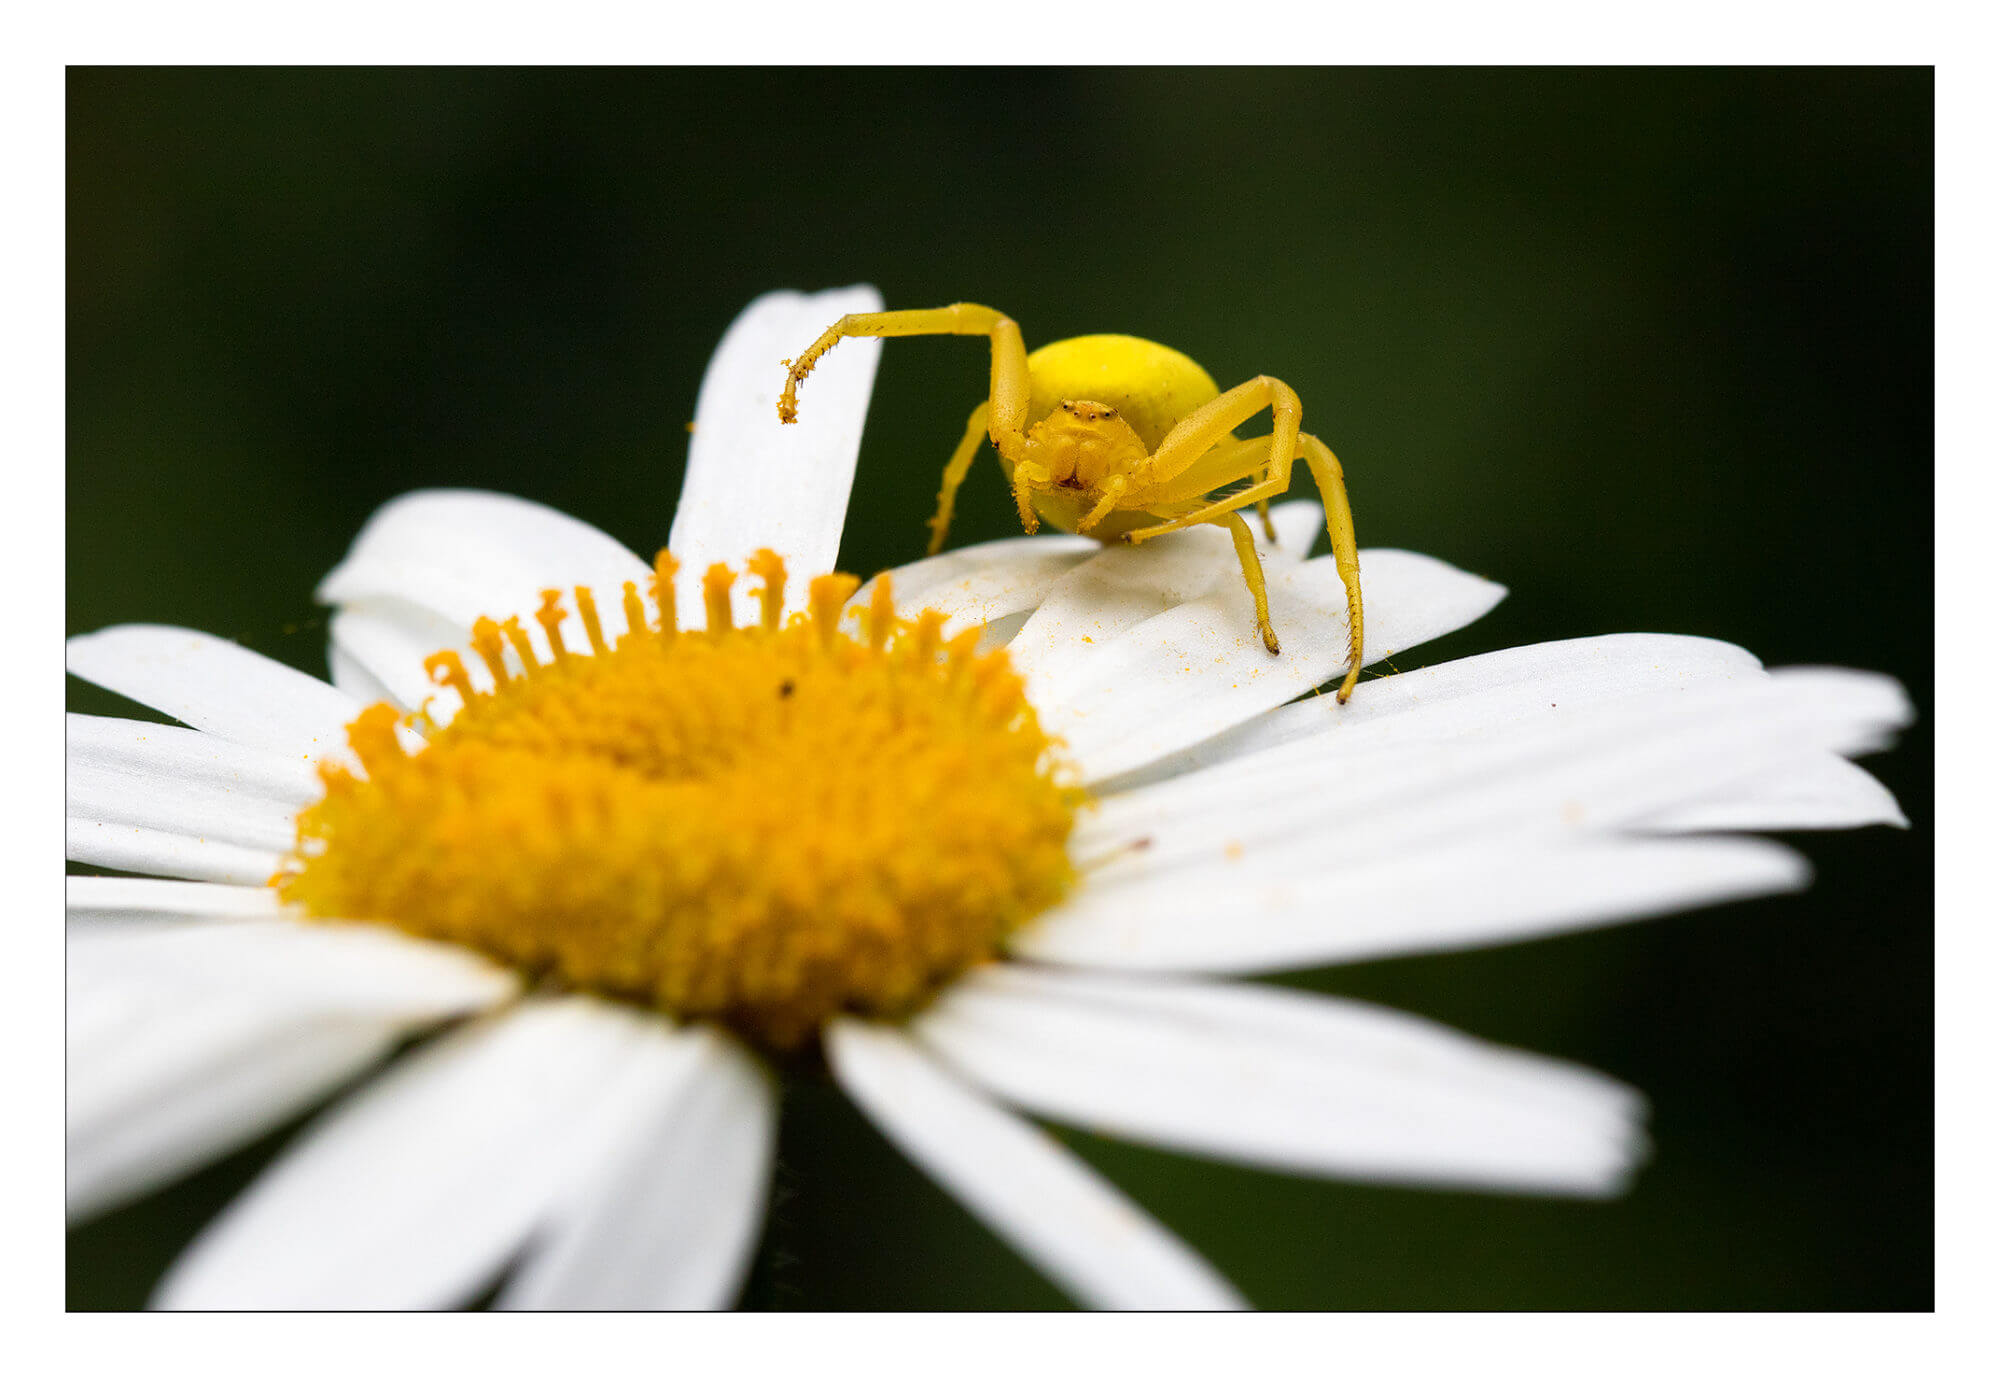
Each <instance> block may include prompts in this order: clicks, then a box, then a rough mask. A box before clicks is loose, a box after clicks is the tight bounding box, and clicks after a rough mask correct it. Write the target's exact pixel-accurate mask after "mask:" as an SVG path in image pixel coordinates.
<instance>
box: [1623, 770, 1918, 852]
mask: <svg viewBox="0 0 2000 1378" xmlns="http://www.w3.org/2000/svg"><path fill="white" fill-rule="evenodd" d="M1878 823H1880V824H1887V825H1888V826H1890V827H1892V828H1907V827H1909V826H1910V820H1909V819H1908V818H1907V817H1905V816H1904V814H1903V810H1902V809H1901V807H1900V806H1898V805H1897V803H1896V796H1895V795H1893V794H1891V793H1890V792H1889V790H1888V789H1887V788H1886V787H1885V786H1884V785H1883V784H1882V782H1881V781H1880V780H1877V779H1876V778H1875V777H1874V776H1872V775H1870V774H1869V773H1868V772H1867V771H1865V770H1863V769H1862V768H1861V767H1860V766H1857V765H1855V764H1854V763H1853V762H1852V761H1848V760H1844V759H1842V758H1841V757H1839V756H1836V755H1833V754H1832V753H1828V754H1826V755H1823V756H1817V757H1809V758H1806V759H1804V760H1801V761H1799V762H1797V763H1795V764H1792V765H1790V766H1788V767H1787V768H1786V769H1784V770H1781V771H1775V772H1773V773H1772V774H1771V775H1770V776H1768V777H1759V778H1757V779H1753V780H1747V781H1743V782H1741V783H1740V784H1738V785H1737V786H1736V787H1735V788H1733V789H1731V790H1729V791H1727V792H1725V793H1723V794H1719V795H1716V796H1713V797H1711V798H1707V799H1697V800H1691V801H1689V802H1687V803H1684V804H1677V805H1675V806H1673V807H1671V808H1669V809H1667V810H1666V811H1665V812H1664V813H1660V814H1656V815H1654V816H1653V817H1651V818H1648V819H1646V820H1645V821H1644V822H1643V823H1642V824H1641V825H1640V826H1642V827H1643V828H1644V829H1645V830H1646V831H1647V832H1652V833H1701V832H1732V831H1741V830H1748V829H1752V828H1755V829H1762V830H1766V831H1770V832H1786V831H1791V830H1794V829H1808V828H1811V829H1818V828H1865V827H1869V826H1870V825H1872V824H1878Z"/></svg>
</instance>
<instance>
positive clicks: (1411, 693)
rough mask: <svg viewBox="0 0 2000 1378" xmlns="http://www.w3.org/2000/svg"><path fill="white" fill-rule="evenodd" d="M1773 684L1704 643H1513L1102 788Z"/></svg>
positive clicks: (1371, 686) (1269, 719)
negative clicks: (1250, 759) (1255, 760)
mask: <svg viewBox="0 0 2000 1378" xmlns="http://www.w3.org/2000/svg"><path fill="white" fill-rule="evenodd" d="M1763 678H1764V672H1763V667H1762V666H1761V665H1760V664H1759V663H1758V660H1757V658H1756V657H1755V656H1753V655H1751V654H1750V653H1749V652H1748V651H1746V650H1744V649H1743V648H1742V647H1740V646H1732V645H1730V644H1729V643H1728V642H1726V641H1712V640H1710V639H1708V638H1706V637H1699V636H1669V635H1656V634H1652V633H1643V632H1641V633H1622V634H1618V635H1612V636H1591V637H1580V638H1577V639H1575V640H1570V641H1545V642H1539V643H1537V644H1535V645H1531V646H1514V647H1509V648H1508V649H1506V650H1504V651H1491V652H1488V653H1487V654H1485V655H1476V656H1467V657H1465V658H1464V659H1463V660H1452V661H1446V662H1445V663H1444V664H1442V665H1427V666H1424V667H1423V668H1421V669H1417V670H1406V671H1403V672H1402V673H1400V674H1392V675H1385V676H1383V677H1381V678H1379V679H1364V680H1362V681H1361V682H1360V683H1359V684H1358V685H1356V686H1355V688H1354V696H1353V697H1352V698H1350V699H1349V700H1348V701H1347V702H1346V703H1344V704H1339V703H1335V702H1334V700H1333V698H1332V697H1331V696H1329V695H1325V694H1320V695H1316V696H1314V697H1311V698H1304V699H1300V700H1299V701H1298V702H1297V703H1288V704H1286V705H1285V706H1284V707H1282V708H1277V709H1273V710H1272V711H1271V712H1269V713H1265V714H1263V715H1262V716H1261V717H1257V718H1252V719H1251V720H1250V721H1248V722H1245V723H1242V724H1240V725H1239V726H1236V727H1232V728H1230V729H1229V730H1228V731H1227V732H1221V733H1218V734H1216V735H1215V736H1213V737H1210V738H1209V739H1208V740H1207V741H1204V742H1198V743H1196V744H1195V745H1194V746H1191V747H1188V748H1187V749H1186V750H1183V751H1178V752H1175V753H1174V754H1173V755H1171V756H1168V757H1165V758H1163V759H1161V760H1158V761H1155V762H1152V763H1151V764H1149V765H1147V766H1145V767H1144V768H1143V769H1140V770H1137V771H1134V772H1132V773H1130V774H1127V775H1122V776H1120V777H1118V778H1117V779H1115V780H1109V781H1105V782H1102V784H1101V786H1100V788H1102V789H1104V790H1106V791H1116V790H1121V789H1129V788H1131V787H1133V786H1135V785H1140V784H1148V783H1151V782H1153V781H1156V780H1162V779H1166V778H1168V777H1170V776H1174V775H1185V774H1187V773H1189V772H1191V771H1195V770H1200V769H1202V768H1204V767H1206V766H1211V765H1218V764H1220V763H1222V762H1224V761H1229V760H1233V759H1235V758H1237V757H1240V756H1252V755H1255V754H1257V753H1258V752H1261V751H1269V750H1272V749H1273V748H1276V747H1282V746H1287V745H1290V744H1292V743H1303V742H1306V741H1317V740H1319V739H1321V738H1324V739H1325V742H1326V743H1327V744H1329V745H1335V744H1337V746H1338V748H1339V749H1340V750H1341V751H1357V750H1361V749H1364V748H1369V749H1372V748H1388V747H1404V746H1411V745H1420V744H1427V743H1440V742H1450V741H1462V740H1466V739H1468V738H1472V737H1476V736H1480V735H1492V734H1498V733H1505V732H1512V731H1515V730H1517V729H1519V728H1522V727H1533V726H1535V725H1537V724H1540V723H1543V722H1546V721H1547V720H1548V718H1549V714H1550V712H1551V710H1554V711H1556V712H1568V713H1572V714H1573V713H1575V712H1577V711H1579V710H1582V709H1586V708H1590V707H1593V706H1595V705H1597V704H1601V703H1612V702H1617V701H1619V700H1621V699H1630V698H1635V697H1639V696H1641V695H1646V694H1657V693H1662V692H1664V691H1667V690H1684V689H1690V688H1693V687H1695V686H1698V685H1703V684H1710V683H1714V682H1716V681H1719V680H1731V681H1738V682H1745V683H1748V682H1759V683H1761V682H1762V680H1763Z"/></svg>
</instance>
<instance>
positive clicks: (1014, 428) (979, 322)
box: [778, 301, 1028, 464]
mask: <svg viewBox="0 0 2000 1378" xmlns="http://www.w3.org/2000/svg"><path fill="white" fill-rule="evenodd" d="M905 335H985V336H987V337H988V338H989V339H990V340H991V342H992V348H993V368H992V373H991V375H990V377H991V382H990V384H989V386H988V396H987V407H988V413H987V421H988V424H989V428H990V429H989V433H990V434H991V435H992V437H993V444H994V445H995V446H996V447H997V448H998V449H999V451H1000V454H1001V457H1002V458H1004V459H1005V460H1006V461H1007V462H1008V463H1009V464H1012V463H1014V462H1016V461H1017V460H1019V459H1020V457H1021V448H1022V443H1023V442H1022V436H1021V429H1022V427H1023V425H1025V424H1026V421H1027V416H1028V350H1027V346H1025V345H1024V344H1022V343H1021V327H1020V326H1018V325H1016V324H1015V323H1014V322H1013V321H1012V320H1010V319H1009V318H1007V317H1006V316H1003V315H1001V314H1000V313H999V312H998V311H995V310H994V309H993V308H992V307H990V306H980V305H978V304H977V303H974V302H969V301H962V302H957V303H955V304H954V305H951V306H939V307H933V308H930V309H928V310H922V311H865V312H861V313H859V314H856V315H847V316H842V317H841V318H840V319H839V320H837V321H835V322H834V323H833V324H832V325H830V326H828V327H827V328H826V329H825V330H824V331H822V332H821V333H820V337H819V338H818V339H816V340H814V341H813V342H812V343H811V344H810V345H808V346H806V351H805V353H803V354H801V355H799V357H798V358H796V359H793V360H790V361H789V362H788V363H787V364H786V372H785V390H784V392H783V393H782V394H780V396H779V398H778V419H779V420H780V421H783V422H787V423H789V422H793V421H796V420H798V416H799V396H798V392H799V384H800V383H802V382H804V381H805V379H806V375H807V374H809V373H811V372H812V371H813V365H814V364H817V363H818V362H819V361H820V358H821V357H822V356H823V355H824V354H825V353H826V352H827V351H828V350H829V349H832V348H833V347H834V346H835V345H837V344H839V343H840V342H841V341H842V340H844V339H848V338H850V337H853V336H877V337H881V338H885V339H886V338H893V337H897V336H905Z"/></svg>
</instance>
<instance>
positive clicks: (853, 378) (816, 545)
mask: <svg viewBox="0 0 2000 1378" xmlns="http://www.w3.org/2000/svg"><path fill="white" fill-rule="evenodd" d="M881 309H882V297H881V294H880V293H878V292H877V291H876V290H875V289H874V288H873V287H865V286H864V287H848V288H843V289H840V290H837V291H831V292H818V293H814V294H811V295H807V294H804V293H799V292H772V293H769V294H767V295H765V296H761V297H759V298H757V300H755V301H753V302H751V303H750V305H749V306H748V307H746V308H744V311H743V314H742V315H740V316H738V317H737V318H736V320H735V321H734V322H733V323H732V324H731V325H730V327H729V330H728V332H727V333H726V334H724V335H723V337H722V343H721V344H720V345H719V346H717V348H716V351H715V357H714V358H712V359H710V360H709V364H708V372H707V373H706V374H705V375H703V377H702V380H701V393H700V396H699V398H698V399H697V401H696V403H695V420H694V438H693V439H692V440H691V441H690V442H689V445H688V464H687V478H686V480H685V481H684V482H683V483H682V485H681V500H680V506H679V507H677V508H676V509H675V511H674V526H673V533H672V535H671V536H670V537H669V538H668V542H667V544H668V546H669V547H670V548H671V549H672V550H673V552H674V554H675V555H676V556H677V557H679V559H680V560H681V562H682V566H683V569H684V571H685V573H684V575H683V577H682V578H681V580H680V581H679V585H678V587H679V593H680V617H681V625H682V626H684V627H699V626H704V625H706V621H707V618H706V614H705V613H704V611H703V608H702V598H701V574H702V571H704V570H706V569H707V568H708V567H709V565H711V564H713V563H716V562H717V561H721V562H723V563H726V564H728V565H729V566H730V567H732V568H734V569H739V570H740V569H741V567H742V564H743V561H744V559H745V558H746V557H747V556H749V555H750V554H751V553H752V552H753V551H756V550H758V549H761V548H763V547H767V546H768V547H769V548H770V549H772V550H775V551H777V552H778V554H780V555H782V556H783V557H784V559H785V565H786V569H787V572H788V573H789V574H790V576H791V578H790V584H789V586H788V588H787V591H786V595H785V606H786V607H787V608H788V609H793V610H796V609H798V608H802V607H804V606H805V596H806V581H807V579H809V578H810V577H811V576H813V575H816V574H825V573H827V572H828V571H829V570H831V569H833V567H834V561H835V559H836V557H837V556H838V555H839V552H840V530H841V527H842V525H843V524H844V523H845V522H846V519H847V497H848V492H849V490H850V489H852V488H853V486H854V461H855V456H856V455H858V454H859V453H860V451H861V427H862V423H863V421H864V420H866V418H867V415H868V394H869V392H870V390H871V389H872V388H873V387H874V386H875V362H876V360H877V358H878V357H879V356H880V355H881V352H882V342H881V341H880V340H873V339H861V340H847V341H844V342H843V343H841V344H840V345H839V347H837V348H836V349H834V350H833V352H832V353H830V354H828V355H827V356H826V357H825V358H824V359H822V360H821V361H820V363H819V366H818V367H817V368H815V369H814V370H813V373H812V377H811V378H810V379H809V380H808V381H807V382H806V383H805V385H804V386H802V387H801V388H800V389H799V419H798V421H797V422H796V424H793V425H790V426H787V425H783V424H781V423H780V422H779V420H778V394H779V393H780V392H781V391H783V390H784V385H785V361H786V360H788V359H792V358H795V357H797V356H798V355H799V354H801V353H803V352H804V351H805V348H806V346H808V345H810V344H811V343H812V342H813V340H814V339H815V338H817V337H818V335H819V334H820V332H821V331H823V330H825V329H826V328H827V327H828V326H830V325H832V324H833V323H834V322H835V321H837V320H839V319H840V318H841V317H842V316H844V315H847V314H849V313H850V312H861V311H880V310H881ZM690 576H691V577H690ZM753 583H754V581H753V580H748V579H739V580H738V581H737V587H736V595H735V596H736V619H737V622H738V625H742V624H744V623H748V622H751V621H754V619H755V617H756V603H755V600H754V598H753V597H752V595H751V586H752V584H753Z"/></svg>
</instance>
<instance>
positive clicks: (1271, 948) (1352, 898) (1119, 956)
mask: <svg viewBox="0 0 2000 1378" xmlns="http://www.w3.org/2000/svg"><path fill="white" fill-rule="evenodd" d="M1809 877H1810V872H1809V870H1808V868H1807V866H1806V864H1805V861H1804V859H1803V858H1801V857H1800V856H1798V855H1797V854H1796V853H1794V852H1792V851H1790V850H1788V849H1786V848H1784V847H1780V846H1778V845H1776V844H1775V843H1770V842H1762V841H1754V840H1750V839H1745V838H1713V839H1708V838H1704V839H1698V840H1697V839H1689V840H1685V841H1683V840H1673V841H1668V840H1662V839H1641V838H1597V839H1590V840H1584V841H1577V842H1550V843H1542V844H1537V845H1534V846H1524V845H1522V844H1521V843H1520V842H1519V841H1508V842H1504V843H1499V844H1494V843H1477V844H1473V845H1469V846H1456V847H1445V848H1438V849H1434V850H1431V851H1428V852H1424V853H1420V854H1415V855H1411V856H1407V857H1405V856H1398V857H1393V858H1390V859H1388V860H1386V861H1381V862H1375V863H1372V864H1371V863H1368V862H1360V863H1357V864H1354V865H1330V866H1318V867H1310V866H1308V865H1306V864H1304V863H1303V862H1301V863H1299V864H1293V865H1288V866H1285V867H1283V868H1279V867H1267V866H1259V865H1257V864H1254V863H1249V862H1238V863H1236V864H1234V865H1230V866H1214V867H1209V868H1203V869H1198V870H1194V871H1192V872H1190V871H1187V870H1175V871H1170V872H1166V873H1164V874H1161V875H1159V876H1157V877H1154V878H1149V879H1147V880H1144V881H1134V882H1133V883H1131V884H1126V885H1108V886H1103V887H1091V886H1088V885H1086V886H1085V888H1084V889H1083V891H1082V892H1081V893H1080V894H1079V895H1078V896H1077V897H1076V898H1075V899H1073V900H1072V901H1070V902H1069V903H1068V904H1066V905H1063V906H1062V907H1060V908H1058V909H1055V910H1052V911H1050V912H1049V913H1047V914H1044V915H1042V916H1041V918H1039V919H1037V920H1036V921H1035V923H1034V924H1033V925H1031V926H1030V927H1028V928H1026V929H1024V930H1023V931H1021V932H1020V933H1018V934H1016V935H1015V936H1014V938H1013V939H1012V940H1011V941H1010V943H1009V948H1010V950H1011V951H1013V952H1014V953H1016V954H1017V955H1020V956H1023V957H1030V958H1034V959H1036V960H1039V961H1046V962H1057V963H1061V964H1064V965H1070V966H1084V967H1099V968H1124V969H1129V970H1136V971H1181V972H1206V973H1211V974H1223V973H1237V974H1246V973H1259V972H1274V971H1297V970H1302V969H1305V968H1309V967H1319V966H1328V965H1331V964H1333V963H1336V962H1354V961H1364V960H1369V959H1373V958H1377V957H1390V956H1406V955H1409V954H1413V953H1419V952H1435V951H1448V950H1456V949H1460V948H1468V947H1482V946H1489V945H1492V944H1495V943H1508V942H1518V941H1521V940H1524V939H1528V938H1537V937H1542V936H1545V935H1548V934H1551V933H1560V932H1567V931H1570V930H1573V929H1578V928H1590V927H1596V926H1598V925H1602V924H1607V923H1621V922H1626V921H1628V920H1633V919H1642V918H1651V917H1653V916H1655V915H1659V914H1666V913H1671V912H1674V911H1676V910H1680V909H1690V908H1694V907H1697V906H1700V905H1707V904H1721V903H1724V902H1726V901H1729V900H1737V899H1747V898H1749V897H1751V896H1754V895H1764V894H1773V893H1776V892H1778V891H1783V890H1796V889H1799V888H1801V887H1803V886H1804V885H1805V884H1806V882H1807V880H1808V879H1809Z"/></svg>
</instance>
